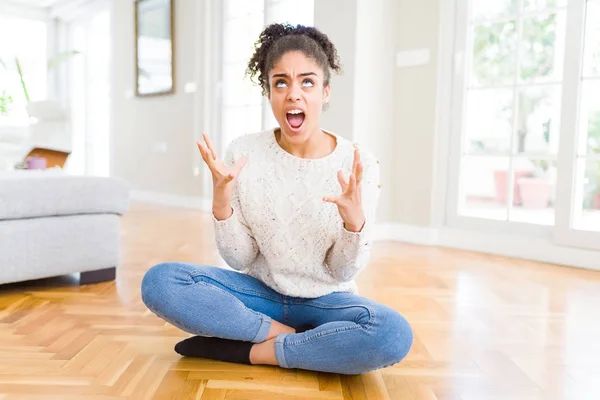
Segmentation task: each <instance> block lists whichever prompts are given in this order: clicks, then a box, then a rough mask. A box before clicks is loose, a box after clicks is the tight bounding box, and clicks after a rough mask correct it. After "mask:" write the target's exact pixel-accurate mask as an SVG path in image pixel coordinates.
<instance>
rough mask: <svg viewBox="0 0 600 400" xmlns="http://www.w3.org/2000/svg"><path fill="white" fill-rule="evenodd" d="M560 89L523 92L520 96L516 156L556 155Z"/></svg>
mask: <svg viewBox="0 0 600 400" xmlns="http://www.w3.org/2000/svg"><path fill="white" fill-rule="evenodd" d="M560 89H561V88H560V86H548V87H536V88H529V89H523V90H522V91H521V92H520V93H519V105H518V106H519V107H518V116H517V118H518V121H517V138H516V140H515V143H514V144H515V151H516V152H517V153H524V152H528V153H547V154H556V153H558V142H559V136H560V106H561V102H560V97H561V90H560Z"/></svg>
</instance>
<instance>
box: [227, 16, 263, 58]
mask: <svg viewBox="0 0 600 400" xmlns="http://www.w3.org/2000/svg"><path fill="white" fill-rule="evenodd" d="M263 22H264V21H263V14H252V15H248V16H245V17H240V18H237V19H234V20H230V21H227V23H226V24H225V33H224V38H223V61H224V62H225V63H231V62H246V63H247V62H248V60H250V57H252V53H253V52H254V42H255V40H257V39H258V35H260V32H261V31H262V29H263Z"/></svg>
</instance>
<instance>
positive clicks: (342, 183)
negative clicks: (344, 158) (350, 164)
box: [337, 170, 348, 191]
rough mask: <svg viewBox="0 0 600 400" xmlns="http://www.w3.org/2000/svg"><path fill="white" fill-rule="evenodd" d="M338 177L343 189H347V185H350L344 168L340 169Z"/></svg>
mask: <svg viewBox="0 0 600 400" xmlns="http://www.w3.org/2000/svg"><path fill="white" fill-rule="evenodd" d="M337 178H338V182H340V185H341V186H342V191H344V190H346V187H348V181H347V180H346V177H345V176H344V172H343V171H342V170H339V171H338V173H337Z"/></svg>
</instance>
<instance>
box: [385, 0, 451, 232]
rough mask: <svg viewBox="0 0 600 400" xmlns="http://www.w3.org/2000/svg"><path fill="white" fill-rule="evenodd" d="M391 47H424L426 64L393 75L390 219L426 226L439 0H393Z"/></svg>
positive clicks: (430, 192)
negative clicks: (393, 37) (427, 57)
mask: <svg viewBox="0 0 600 400" xmlns="http://www.w3.org/2000/svg"><path fill="white" fill-rule="evenodd" d="M395 3H396V7H397V8H396V10H395V16H396V17H395V23H396V26H397V32H396V51H405V50H413V49H422V48H425V49H429V53H430V57H431V60H430V62H429V63H428V64H427V65H424V66H417V67H409V68H397V69H396V71H395V76H394V98H395V103H394V104H395V105H394V107H395V113H394V133H393V134H394V137H395V143H394V159H395V163H394V165H393V167H392V168H393V170H394V172H395V173H396V174H397V175H396V176H397V177H396V179H395V180H394V183H395V184H394V196H393V197H394V200H395V205H396V207H394V210H393V213H392V218H391V220H392V221H393V222H398V223H401V224H408V225H417V226H429V225H430V224H431V222H432V221H431V204H432V196H433V193H434V191H433V185H434V178H433V176H434V166H435V162H436V160H435V151H434V148H435V135H436V131H435V128H436V98H437V69H438V59H437V52H438V41H439V8H440V1H439V0H421V1H419V3H418V6H417V5H416V3H415V2H414V1H410V0H396V1H395Z"/></svg>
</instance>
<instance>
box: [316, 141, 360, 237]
mask: <svg viewBox="0 0 600 400" xmlns="http://www.w3.org/2000/svg"><path fill="white" fill-rule="evenodd" d="M362 174H363V165H362V163H361V161H360V152H359V151H358V149H355V150H354V162H353V163H352V174H351V175H350V179H349V180H346V178H345V177H344V173H343V172H342V171H338V174H337V176H338V181H339V182H340V185H341V186H342V194H340V195H339V196H326V197H323V201H326V202H328V203H333V204H335V205H336V206H337V207H338V211H339V213H340V217H341V218H342V221H344V228H346V230H348V231H351V232H360V231H361V230H362V228H363V226H364V224H365V214H364V211H363V207H362V188H361V180H362Z"/></svg>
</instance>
